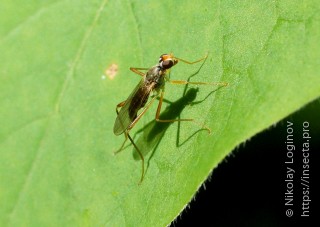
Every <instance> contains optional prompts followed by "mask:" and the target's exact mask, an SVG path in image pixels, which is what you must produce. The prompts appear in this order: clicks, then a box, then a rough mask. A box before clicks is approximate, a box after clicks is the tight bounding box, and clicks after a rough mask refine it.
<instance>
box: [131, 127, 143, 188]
mask: <svg viewBox="0 0 320 227" xmlns="http://www.w3.org/2000/svg"><path fill="white" fill-rule="evenodd" d="M127 135H128V138H129V140H130V141H131V143H132V145H133V146H134V148H135V149H136V151H137V152H138V154H139V156H140V159H141V178H140V181H139V184H141V183H142V181H143V178H144V157H143V155H142V153H141V151H140V150H139V148H138V147H137V145H136V144H135V143H134V141H133V139H132V138H131V136H130V135H129V133H128V134H127Z"/></svg>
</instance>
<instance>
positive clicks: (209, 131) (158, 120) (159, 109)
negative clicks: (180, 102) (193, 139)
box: [156, 90, 211, 134]
mask: <svg viewBox="0 0 320 227" xmlns="http://www.w3.org/2000/svg"><path fill="white" fill-rule="evenodd" d="M163 96H164V90H162V91H161V95H160V100H159V104H158V108H157V112H156V121H157V122H178V121H192V122H194V123H195V124H197V125H199V126H200V127H202V128H203V129H205V130H207V131H208V133H209V134H210V133H211V130H210V129H209V128H208V127H207V126H205V125H203V124H201V123H200V122H198V121H196V120H194V119H191V118H186V119H170V120H167V119H160V118H159V117H160V111H161V107H162V100H163Z"/></svg>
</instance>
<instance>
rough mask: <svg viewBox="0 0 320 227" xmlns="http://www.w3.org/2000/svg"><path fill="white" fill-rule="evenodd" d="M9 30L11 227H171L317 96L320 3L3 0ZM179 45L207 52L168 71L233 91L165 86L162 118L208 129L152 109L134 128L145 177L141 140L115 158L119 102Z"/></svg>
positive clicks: (1, 61)
mask: <svg viewBox="0 0 320 227" xmlns="http://www.w3.org/2000/svg"><path fill="white" fill-rule="evenodd" d="M0 25H1V26H0V53H1V54H0V80H1V83H0V106H1V108H0V120H1V127H0V160H1V165H0V179H1V181H0V204H1V206H0V225H1V226H101V225H104V226H164V225H167V224H168V223H170V222H171V221H172V220H173V219H174V218H175V217H176V216H177V215H178V214H179V212H180V211H181V210H182V209H183V208H184V207H185V206H186V205H187V203H188V202H189V201H190V199H191V198H192V196H193V195H194V194H195V192H196V191H197V188H198V187H199V186H200V185H201V183H202V182H203V181H204V180H205V179H206V178H207V177H208V175H209V174H210V172H211V171H212V170H213V169H214V168H215V167H216V166H217V165H218V163H219V162H221V161H222V160H223V158H224V157H226V156H227V155H228V154H229V153H230V152H231V151H232V149H233V148H235V147H236V146H237V145H238V144H240V143H241V142H243V141H245V140H247V139H249V138H250V137H252V136H253V135H254V134H256V133H257V132H259V131H261V130H263V129H265V128H267V127H269V126H270V125H272V124H274V123H276V122H278V121H279V120H280V119H282V118H284V117H285V116H287V115H289V114H290V113H292V112H294V111H296V110H298V109H299V108H301V107H302V106H303V105H305V104H306V103H308V102H310V101H312V100H314V99H316V98H317V97H319V95H320V75H319V74H320V73H319V72H320V70H319V69H320V67H319V66H320V62H319V61H320V60H319V59H320V47H319V43H320V31H319V29H318V28H319V27H320V14H319V4H317V1H312V0H305V1H303V2H301V1H291V0H290V1H289V0H284V1H254V0H248V1H222V2H220V1H204V0H203V1H202V0H200V1H196V2H193V1H183V2H182V1H179V2H178V1H138V0H137V1H107V0H103V1H94V0H93V1H46V2H45V3H39V1H29V2H28V3H25V2H22V1H18V0H17V1H9V0H2V3H1V7H0ZM171 51H172V52H173V53H174V54H175V55H176V56H177V57H180V58H183V59H186V60H191V61H192V60H196V59H199V58H201V57H203V56H204V55H205V54H206V53H207V52H209V56H208V59H207V60H206V61H205V62H204V63H203V64H202V65H201V63H199V64H195V65H187V64H183V63H182V62H180V63H179V64H178V65H177V66H175V67H174V68H173V69H172V71H171V74H170V76H171V78H173V79H178V80H183V79H188V78H190V79H191V80H192V81H203V82H212V81H226V82H228V83H229V86H228V87H225V88H221V89H218V90H216V87H211V86H198V89H197V86H188V88H193V89H191V90H190V89H189V90H188V89H187V90H186V87H185V86H182V85H181V86H174V85H169V84H168V85H167V86H166V96H165V98H166V99H167V100H168V101H170V102H169V103H171V105H170V104H164V106H163V109H162V112H163V115H162V117H172V118H176V117H180V118H194V119H196V120H197V122H199V124H200V125H201V124H203V123H204V124H205V125H206V126H208V127H209V128H210V129H211V130H212V133H211V134H210V135H208V133H207V132H206V131H203V130H200V131H199V129H201V127H200V126H199V125H198V124H193V123H191V122H182V123H180V124H178V123H173V124H164V126H160V125H159V124H155V123H154V122H152V121H153V119H154V115H155V111H156V105H154V106H152V108H150V110H149V111H148V112H147V113H146V114H145V116H144V117H143V118H142V119H141V121H139V122H138V124H137V125H136V126H135V128H134V129H133V130H132V132H131V135H132V136H134V137H135V141H136V142H137V145H138V146H140V147H141V149H142V150H143V153H145V154H146V157H145V159H146V166H147V164H148V168H147V171H146V175H145V179H144V181H143V182H142V184H141V185H138V181H139V178H140V174H141V162H140V161H136V160H135V159H134V158H133V157H132V152H134V149H133V147H132V146H129V147H126V148H125V150H124V151H122V152H121V153H120V154H118V155H116V156H114V155H113V151H115V150H117V149H118V148H119V147H120V146H121V144H122V142H123V139H124V137H122V136H120V137H116V136H115V135H113V130H112V129H113V123H114V120H115V117H116V113H115V106H116V105H117V104H118V103H119V102H121V101H124V100H125V99H126V98H127V96H128V95H129V94H130V92H131V91H132V89H133V88H134V86H135V85H136V84H137V83H138V81H139V80H140V78H139V76H137V75H135V74H133V73H132V72H130V71H129V67H130V66H133V67H151V66H153V65H155V64H156V63H157V61H158V57H159V56H160V55H161V54H163V53H167V52H171ZM111 64H116V65H117V66H118V72H117V74H116V76H115V77H114V78H113V79H110V78H109V77H108V76H105V75H104V73H105V70H106V69H107V68H108V67H109V66H110V65H111ZM187 104H190V105H187ZM142 138H146V139H142ZM147 139H148V140H147ZM128 144H129V143H128Z"/></svg>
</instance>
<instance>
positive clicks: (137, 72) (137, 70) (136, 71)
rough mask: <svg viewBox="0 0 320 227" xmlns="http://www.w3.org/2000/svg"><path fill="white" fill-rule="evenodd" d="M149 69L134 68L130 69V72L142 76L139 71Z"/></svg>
mask: <svg viewBox="0 0 320 227" xmlns="http://www.w3.org/2000/svg"><path fill="white" fill-rule="evenodd" d="M148 69H149V68H134V67H130V70H131V71H132V72H134V73H136V74H138V75H140V76H144V75H145V73H143V72H141V71H140V70H148Z"/></svg>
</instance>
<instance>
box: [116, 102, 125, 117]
mask: <svg viewBox="0 0 320 227" xmlns="http://www.w3.org/2000/svg"><path fill="white" fill-rule="evenodd" d="M125 103H126V101H123V102H120V103H119V104H118V105H117V106H116V112H117V115H119V110H118V109H119V108H120V107H123V106H124V104H125Z"/></svg>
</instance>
